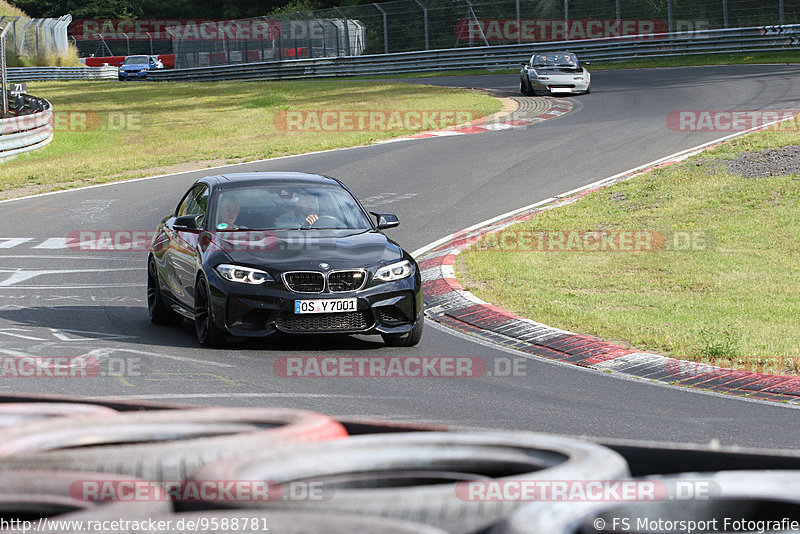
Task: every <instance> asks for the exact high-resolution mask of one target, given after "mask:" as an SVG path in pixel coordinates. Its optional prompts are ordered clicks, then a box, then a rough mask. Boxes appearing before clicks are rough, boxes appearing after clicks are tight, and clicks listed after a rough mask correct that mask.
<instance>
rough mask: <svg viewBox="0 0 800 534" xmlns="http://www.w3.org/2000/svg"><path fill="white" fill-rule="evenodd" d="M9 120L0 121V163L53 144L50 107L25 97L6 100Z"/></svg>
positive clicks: (15, 96) (31, 97) (32, 98)
mask: <svg viewBox="0 0 800 534" xmlns="http://www.w3.org/2000/svg"><path fill="white" fill-rule="evenodd" d="M9 103H10V106H9V107H10V109H11V113H12V114H13V116H11V117H7V118H4V119H0V161H2V160H4V159H6V158H10V157H13V156H17V155H19V154H22V153H23V152H28V151H30V150H35V149H37V148H42V147H43V146H45V145H47V144H48V143H50V141H52V140H53V106H51V105H50V102H48V101H47V100H45V99H44V98H36V97H34V96H30V95H27V94H23V95H12V96H11V97H10V98H9Z"/></svg>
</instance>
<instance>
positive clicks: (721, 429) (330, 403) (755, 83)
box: [0, 65, 800, 448]
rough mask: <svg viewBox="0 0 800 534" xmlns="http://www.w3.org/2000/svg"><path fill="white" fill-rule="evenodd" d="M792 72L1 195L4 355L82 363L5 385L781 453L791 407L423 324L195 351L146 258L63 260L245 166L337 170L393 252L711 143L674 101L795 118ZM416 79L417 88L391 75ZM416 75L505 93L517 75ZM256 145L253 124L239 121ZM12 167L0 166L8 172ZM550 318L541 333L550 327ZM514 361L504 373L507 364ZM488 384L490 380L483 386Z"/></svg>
mask: <svg viewBox="0 0 800 534" xmlns="http://www.w3.org/2000/svg"><path fill="white" fill-rule="evenodd" d="M799 77H800V66H782V65H775V66H732V67H694V68H680V69H650V70H638V71H606V72H596V73H594V74H593V92H592V94H590V95H585V96H578V97H573V98H572V100H573V102H574V103H575V107H574V110H573V111H572V112H571V113H570V114H568V115H566V116H563V117H561V118H558V119H554V120H550V121H546V122H543V123H540V124H537V125H535V126H532V127H527V128H519V129H514V130H508V131H501V132H492V133H484V134H478V135H463V136H452V137H441V138H435V139H422V140H411V141H403V142H398V143H388V144H381V145H375V146H369V147H361V148H354V149H348V150H339V151H334V152H328V153H320V154H310V155H306V156H298V157H291V158H284V159H278V160H272V161H265V162H255V163H249V164H242V165H235V166H232V167H229V168H226V169H224V170H222V169H216V170H211V171H209V170H204V171H196V172H188V173H182V174H177V175H172V176H168V177H161V178H156V179H149V180H139V181H132V182H128V183H119V184H112V185H107V186H103V187H95V188H88V189H83V190H75V191H69V192H64V193H58V194H53V195H45V196H40V197H35V198H30V199H24V200H19V201H12V202H5V203H2V209H0V227H2V229H3V230H2V232H0V237H2V238H3V239H1V240H0V353H2V354H3V355H11V356H14V355H17V356H25V355H29V356H37V357H75V356H87V355H88V356H89V357H91V358H95V359H96V361H97V362H99V364H100V369H101V372H100V373H99V374H98V375H97V376H94V377H83V378H81V377H75V378H69V377H60V378H49V377H48V378H29V377H23V376H17V377H9V376H5V377H3V378H1V379H0V388H2V391H4V392H31V393H56V394H70V395H82V396H87V397H101V396H102V397H106V396H110V397H117V398H126V399H140V400H150V401H168V402H177V403H184V404H197V405H221V406H235V405H248V406H285V407H298V408H309V409H314V410H317V411H321V412H324V413H327V414H330V415H335V416H361V417H378V418H382V419H389V420H401V421H428V422H439V423H447V424H456V425H470V426H479V427H491V428H503V429H516V430H534V431H545V432H553V433H560V434H569V435H578V436H596V437H613V438H631V439H645V440H657V441H672V442H695V443H708V442H710V441H712V440H718V441H719V442H720V443H721V444H722V445H740V446H749V447H759V446H760V447H769V448H794V447H795V446H796V443H797V429H798V417H800V412H798V411H797V410H796V408H791V407H787V406H784V405H781V404H777V403H767V402H757V401H747V400H743V399H741V398H729V397H725V396H721V395H712V394H707V393H703V392H698V391H690V390H686V389H681V388H674V387H669V386H664V385H658V384H653V383H649V382H647V381H643V380H630V379H622V378H618V377H614V376H612V375H609V374H607V373H601V372H596V371H591V370H586V369H580V368H576V367H572V366H566V365H561V364H557V363H553V362H550V361H544V360H537V359H528V358H525V357H524V356H523V355H521V354H517V353H513V352H507V351H503V350H498V349H496V348H493V347H491V346H486V345H484V344H479V343H477V342H475V341H473V340H471V339H470V338H468V337H465V336H462V335H456V334H453V333H451V332H449V331H447V330H444V329H442V328H440V327H437V326H436V325H434V324H432V323H430V322H428V325H427V328H426V332H425V335H424V336H423V339H422V342H421V343H420V344H419V345H418V346H416V347H414V348H404V349H392V348H388V347H384V346H383V344H382V343H381V341H380V338H379V337H374V338H371V337H311V338H301V339H297V338H287V339H280V340H259V341H251V342H247V343H244V344H240V345H234V346H231V347H230V348H227V349H224V350H211V349H202V348H200V347H199V346H198V345H197V341H196V339H195V335H194V330H193V326H192V325H190V324H189V322H188V321H185V322H184V324H183V326H182V327H178V328H168V327H155V326H152V325H151V324H150V322H149V320H148V317H147V309H146V300H145V278H146V270H145V269H146V264H145V259H146V253H145V252H141V251H140V252H107V251H83V252H81V251H79V250H71V249H70V248H68V247H67V246H65V244H64V238H65V237H66V236H68V235H70V234H71V233H73V232H77V231H81V230H129V231H139V230H141V231H152V230H154V229H155V227H156V226H157V224H158V222H159V221H160V220H161V218H162V217H163V216H165V215H166V214H168V213H169V212H170V211H171V210H173V209H174V207H175V204H176V203H177V201H178V199H179V197H180V195H181V194H182V193H183V192H184V191H185V190H186V188H187V187H188V186H189V185H190V184H191V183H192V182H193V181H194V180H195V179H197V178H199V177H201V176H204V175H208V174H211V173H222V172H237V171H245V170H248V171H249V170H297V171H307V172H315V173H324V174H329V175H332V176H335V177H337V178H340V179H341V180H343V181H344V182H345V183H346V184H348V185H349V186H350V187H351V189H352V190H353V191H354V193H355V194H356V195H357V196H358V197H359V198H360V199H362V201H364V203H365V205H366V206H367V207H368V208H370V209H376V210H382V211H392V212H396V213H397V214H398V216H399V218H400V221H401V225H400V227H399V228H397V229H393V230H388V231H387V233H388V235H389V236H390V237H392V238H393V239H395V240H397V241H398V242H399V243H400V244H402V245H403V246H404V247H405V248H406V249H407V250H415V249H417V248H419V247H422V246H424V245H426V244H428V243H430V242H432V241H434V240H436V239H439V238H441V237H443V236H445V235H447V234H450V233H452V232H456V231H458V230H461V229H463V228H465V227H468V226H470V225H473V224H475V223H478V222H480V221H483V220H485V219H489V218H491V217H494V216H496V215H499V214H501V213H504V212H507V211H509V210H512V209H515V208H519V207H522V206H525V205H528V204H531V203H534V202H536V201H537V200H541V199H544V198H547V197H551V196H553V195H556V194H560V193H563V192H566V191H569V190H571V189H574V188H576V187H580V186H582V185H585V184H588V183H591V182H593V181H596V180H599V179H602V178H605V177H607V176H611V175H614V174H616V173H619V172H622V171H625V170H627V169H630V168H633V167H636V166H639V165H642V164H645V163H647V162H649V161H653V160H655V159H658V158H661V157H663V156H666V155H669V154H671V153H674V152H678V151H680V150H683V149H686V148H690V147H693V146H696V145H698V144H701V143H704V142H707V141H711V140H713V139H716V138H719V137H722V136H724V135H726V133H727V132H705V133H702V132H681V131H674V130H672V129H670V128H669V127H668V126H667V120H666V117H667V115H668V114H669V113H670V112H672V111H675V110H766V109H776V110H786V109H797V108H798V107H800V84H798V83H797V79H798V78H799ZM404 81H409V82H410V83H414V81H415V80H404ZM420 81H421V82H424V83H431V84H442V85H455V86H462V87H482V88H488V89H493V90H495V91H498V92H501V93H505V94H507V95H509V96H511V95H517V94H518V87H519V79H518V76H516V75H498V76H472V77H453V78H441V79H439V78H425V79H422V80H420ZM252 127H253V129H254V135H256V133H257V132H256V129H257V125H253V126H252ZM11 164H12V165H13V162H12V163H11ZM554 326H557V325H554ZM326 355H332V356H339V357H375V356H384V357H385V356H425V357H436V356H441V357H444V356H473V357H479V358H482V359H483V361H485V363H486V369H487V370H488V371H489V372H490V373H491V374H492V375H493V376H486V374H483V375H482V376H474V377H472V376H471V377H461V378H392V379H389V378H346V377H328V378H324V377H322V378H287V377H281V376H278V374H276V372H275V370H274V368H273V365H274V363H275V362H276V360H278V359H279V358H283V357H287V356H292V357H294V356H326ZM515 360H516V361H517V372H516V373H512V375H513V374H515V375H516V376H503V375H506V374H508V373H506V372H504V371H505V370H506V369H508V365H509V364H513V363H514V361H515ZM498 375H499V376H498Z"/></svg>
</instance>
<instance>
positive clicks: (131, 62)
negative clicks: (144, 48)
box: [117, 56, 164, 81]
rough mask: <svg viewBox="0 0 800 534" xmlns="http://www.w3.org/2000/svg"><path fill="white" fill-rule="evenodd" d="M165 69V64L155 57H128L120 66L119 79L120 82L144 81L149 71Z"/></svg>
mask: <svg viewBox="0 0 800 534" xmlns="http://www.w3.org/2000/svg"><path fill="white" fill-rule="evenodd" d="M163 68H164V64H163V63H161V61H159V60H158V58H156V57H155V56H128V57H126V58H125V61H123V62H122V65H120V67H119V71H118V72H117V77H118V78H119V80H120V81H125V80H143V79H145V78H146V77H147V71H149V70H156V69H163Z"/></svg>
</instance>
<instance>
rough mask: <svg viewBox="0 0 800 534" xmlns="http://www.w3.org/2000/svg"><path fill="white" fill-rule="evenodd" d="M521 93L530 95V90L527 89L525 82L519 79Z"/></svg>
mask: <svg viewBox="0 0 800 534" xmlns="http://www.w3.org/2000/svg"><path fill="white" fill-rule="evenodd" d="M519 92H520V93H522V94H523V95H527V94H528V88H527V87H525V82H524V81H523V80H522V78H520V79H519Z"/></svg>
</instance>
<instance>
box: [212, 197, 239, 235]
mask: <svg viewBox="0 0 800 534" xmlns="http://www.w3.org/2000/svg"><path fill="white" fill-rule="evenodd" d="M238 216H239V204H238V203H237V202H236V200H234V199H233V197H229V196H228V197H225V198H223V199H222V202H221V203H220V206H219V222H217V230H236V229H237V228H238V227H237V226H236V218H237V217H238Z"/></svg>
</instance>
